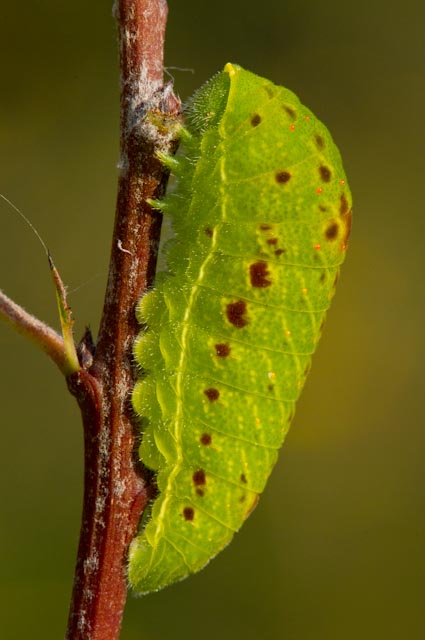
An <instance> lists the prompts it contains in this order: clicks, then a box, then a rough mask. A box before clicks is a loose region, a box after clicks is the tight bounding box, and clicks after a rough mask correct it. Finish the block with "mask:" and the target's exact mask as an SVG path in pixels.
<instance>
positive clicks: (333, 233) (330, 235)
mask: <svg viewBox="0 0 425 640" xmlns="http://www.w3.org/2000/svg"><path fill="white" fill-rule="evenodd" d="M338 231H339V225H338V223H337V222H331V223H330V224H329V225H328V227H327V228H326V231H325V236H326V239H327V240H331V241H332V240H335V238H337V236H338Z"/></svg>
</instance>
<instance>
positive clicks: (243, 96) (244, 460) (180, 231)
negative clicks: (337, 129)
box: [128, 63, 351, 593]
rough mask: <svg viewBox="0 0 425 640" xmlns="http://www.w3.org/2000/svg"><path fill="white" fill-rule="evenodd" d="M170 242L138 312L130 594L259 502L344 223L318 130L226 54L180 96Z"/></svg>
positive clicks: (345, 205) (216, 544) (193, 564)
mask: <svg viewBox="0 0 425 640" xmlns="http://www.w3.org/2000/svg"><path fill="white" fill-rule="evenodd" d="M181 138H182V143H183V154H181V155H180V157H177V158H174V157H163V161H164V162H165V163H166V164H167V165H168V166H169V167H170V168H171V169H172V171H173V173H174V175H175V176H176V178H177V187H176V189H175V191H174V192H172V193H170V194H168V195H166V197H165V199H164V200H163V201H161V202H157V203H155V206H157V207H158V208H160V209H161V210H162V211H163V212H164V213H166V214H167V215H169V216H170V218H171V220H172V224H173V227H174V234H175V237H174V239H173V240H171V241H170V242H169V246H168V249H167V262H168V271H167V272H166V273H163V274H161V275H158V277H157V282H156V286H155V288H154V289H153V290H152V291H150V292H149V293H148V294H147V295H145V296H144V297H143V298H142V300H141V301H140V304H139V307H138V318H139V320H140V322H141V323H142V324H143V327H144V328H143V330H142V331H141V333H140V335H139V337H138V339H137V341H136V344H135V348H134V353H135V357H136V360H137V363H138V364H139V365H140V376H139V379H138V381H137V384H136V386H135V389H134V392H133V406H134V409H135V411H136V412H137V414H138V415H139V416H140V417H141V421H142V428H143V438H142V444H141V447H140V458H141V461H142V462H143V464H144V465H145V466H146V467H147V468H149V469H151V470H153V472H155V474H156V482H157V487H158V493H157V496H156V498H155V499H154V500H153V501H152V503H151V504H150V507H149V509H148V512H147V513H145V516H144V518H143V519H142V522H141V526H140V533H139V534H138V535H137V536H136V537H135V538H134V540H133V541H132V543H131V545H130V551H129V572H128V574H129V580H130V584H131V585H132V587H133V588H134V590H135V591H138V592H141V593H147V592H150V591H155V590H158V589H161V588H162V587H165V586H166V585H168V584H171V583H173V582H175V581H177V580H181V579H183V578H185V577H186V576H187V575H189V574H191V573H193V572H196V571H198V570H199V569H201V568H202V567H204V566H205V565H206V564H207V563H208V561H209V560H210V559H211V558H212V557H213V556H215V555H216V554H217V553H218V552H219V551H220V550H221V549H223V547H225V546H226V545H227V544H228V543H229V542H230V540H231V539H232V537H233V535H234V533H235V532H236V531H238V529H239V528H240V527H241V525H242V523H243V522H244V520H245V519H246V518H247V516H248V515H249V514H250V513H251V511H252V510H253V509H254V507H255V505H256V504H257V500H258V496H259V494H260V493H261V492H262V491H263V489H264V486H265V483H266V481H267V479H268V477H269V475H270V473H271V471H272V468H273V466H274V464H275V463H276V459H277V456H278V450H279V448H280V446H281V444H282V442H283V440H284V438H285V435H286V433H287V431H288V428H289V425H290V422H291V420H292V417H293V415H294V406H295V402H296V400H297V398H298V396H299V394H300V391H301V388H302V386H303V384H304V381H305V378H306V375H307V372H308V370H309V368H310V360H311V355H312V353H313V352H314V350H315V348H316V346H317V342H318V340H319V337H320V334H321V331H322V325H323V321H324V317H325V313H326V310H327V309H328V307H329V304H330V301H331V298H332V297H333V295H334V289H335V284H336V281H337V278H338V271H339V267H340V265H341V263H342V262H343V260H344V256H345V249H346V246H347V239H348V235H349V231H350V223H351V195H350V191H349V187H348V184H347V179H346V176H345V173H344V170H343V167H342V163H341V158H340V155H339V152H338V150H337V148H336V146H335V144H334V143H333V141H332V138H331V136H330V134H329V132H328V131H327V129H326V127H325V126H324V125H323V124H322V123H321V122H320V121H319V120H318V119H317V118H316V117H315V116H314V115H313V114H312V113H311V112H310V111H309V110H308V109H307V108H306V107H304V106H303V105H302V104H301V103H300V101H299V100H298V98H297V97H296V96H295V95H294V94H293V93H292V92H291V91H289V90H288V89H286V88H284V87H280V86H276V85H274V84H273V83H272V82H270V81H268V80H266V79H264V78H261V77H259V76H257V75H254V74H253V73H250V72H248V71H246V70H244V69H242V68H241V67H240V66H238V65H235V64H230V63H229V64H226V66H225V67H224V70H223V71H222V72H221V73H218V74H217V75H216V76H214V77H213V78H212V79H211V80H210V81H209V82H207V83H206V84H205V85H204V86H203V87H202V88H201V89H200V90H199V91H198V92H197V93H196V94H195V95H194V97H193V99H192V100H191V101H190V103H189V106H188V108H187V111H186V127H185V128H183V129H182V131H181Z"/></svg>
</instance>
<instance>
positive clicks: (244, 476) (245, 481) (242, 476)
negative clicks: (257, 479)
mask: <svg viewBox="0 0 425 640" xmlns="http://www.w3.org/2000/svg"><path fill="white" fill-rule="evenodd" d="M241 482H243V483H244V484H246V483H247V482H248V480H247V479H246V475H245V474H244V473H241Z"/></svg>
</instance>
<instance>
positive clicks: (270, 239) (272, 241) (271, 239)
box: [267, 238, 279, 244]
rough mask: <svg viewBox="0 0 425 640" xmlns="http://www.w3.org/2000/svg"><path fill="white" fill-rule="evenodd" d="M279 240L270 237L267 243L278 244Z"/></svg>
mask: <svg viewBox="0 0 425 640" xmlns="http://www.w3.org/2000/svg"><path fill="white" fill-rule="evenodd" d="M278 242H279V241H278V239H277V238H269V239H268V240H267V244H277V243H278Z"/></svg>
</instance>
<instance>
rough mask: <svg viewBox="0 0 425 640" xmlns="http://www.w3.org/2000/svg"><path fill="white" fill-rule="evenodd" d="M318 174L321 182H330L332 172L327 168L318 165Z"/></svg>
mask: <svg viewBox="0 0 425 640" xmlns="http://www.w3.org/2000/svg"><path fill="white" fill-rule="evenodd" d="M319 174H320V179H321V180H322V181H323V182H330V180H331V177H332V172H331V170H330V169H329V167H326V166H325V165H324V164H322V165H320V167H319Z"/></svg>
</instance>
